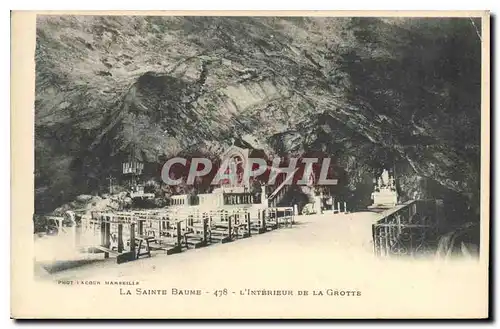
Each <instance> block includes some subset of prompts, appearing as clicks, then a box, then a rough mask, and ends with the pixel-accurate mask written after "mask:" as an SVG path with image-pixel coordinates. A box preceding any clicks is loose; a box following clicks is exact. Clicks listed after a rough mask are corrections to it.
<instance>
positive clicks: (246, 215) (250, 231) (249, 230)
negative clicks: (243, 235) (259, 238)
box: [245, 213, 252, 237]
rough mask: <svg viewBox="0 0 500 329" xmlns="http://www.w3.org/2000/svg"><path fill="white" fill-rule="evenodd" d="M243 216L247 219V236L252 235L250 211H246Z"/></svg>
mask: <svg viewBox="0 0 500 329" xmlns="http://www.w3.org/2000/svg"><path fill="white" fill-rule="evenodd" d="M245 217H246V219H247V228H248V237H250V236H252V222H251V221H250V213H246V214H245Z"/></svg>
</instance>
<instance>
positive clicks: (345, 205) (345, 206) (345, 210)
mask: <svg viewBox="0 0 500 329" xmlns="http://www.w3.org/2000/svg"><path fill="white" fill-rule="evenodd" d="M344 214H347V203H346V202H345V201H344Z"/></svg>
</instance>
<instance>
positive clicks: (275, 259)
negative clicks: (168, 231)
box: [50, 210, 381, 280]
mask: <svg viewBox="0 0 500 329" xmlns="http://www.w3.org/2000/svg"><path fill="white" fill-rule="evenodd" d="M380 217H381V215H380V213H379V212H378V211H373V210H370V211H362V212H356V213H348V214H332V213H331V212H329V213H324V214H321V215H308V216H297V217H296V224H295V225H294V226H293V227H291V228H282V229H278V230H273V231H270V232H267V233H265V234H260V235H253V236H252V237H251V238H246V239H240V240H236V241H233V242H231V243H226V244H216V245H210V246H208V247H204V248H200V249H193V250H188V251H184V252H182V253H180V254H174V255H166V254H154V255H153V256H152V257H151V258H141V259H139V260H136V261H133V262H129V263H124V264H120V265H118V264H116V260H115V259H113V258H110V259H107V260H97V261H95V262H90V263H89V264H87V265H84V266H81V267H76V268H72V269H68V270H64V271H61V272H57V273H54V274H52V275H50V279H52V280H63V279H64V280H71V279H92V278H101V279H105V278H107V279H112V280H118V279H119V280H150V279H151V278H152V277H154V276H161V277H162V280H177V279H178V278H179V276H182V277H184V278H185V276H188V277H191V278H192V279H193V280H196V277H197V276H203V278H207V277H211V276H212V277H213V278H217V277H219V276H222V277H223V273H224V272H225V269H229V268H231V270H230V272H231V273H232V274H231V275H232V276H234V275H237V276H238V275H241V276H245V275H246V273H248V272H249V271H250V272H252V273H254V272H255V275H257V276H258V275H262V273H268V272H269V271H274V270H275V271H277V272H278V271H279V272H281V271H283V269H288V270H290V271H300V270H301V269H303V268H308V271H309V270H311V269H315V270H316V271H319V272H321V271H324V270H325V269H329V268H331V267H332V266H333V267H335V266H342V264H345V263H346V262H353V261H357V260H360V261H361V260H363V261H367V260H371V259H373V258H374V257H373V244H372V233H371V224H372V223H374V222H375V221H376V220H378V219H379V218H380ZM101 257H102V256H101ZM334 264H337V265H334ZM259 269H264V270H259ZM252 275H253V274H252Z"/></svg>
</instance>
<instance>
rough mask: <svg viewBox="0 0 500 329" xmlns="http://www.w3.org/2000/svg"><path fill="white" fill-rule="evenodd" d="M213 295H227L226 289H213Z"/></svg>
mask: <svg viewBox="0 0 500 329" xmlns="http://www.w3.org/2000/svg"><path fill="white" fill-rule="evenodd" d="M214 295H215V297H221V296H227V289H222V290H215V291H214Z"/></svg>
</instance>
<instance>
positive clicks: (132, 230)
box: [130, 223, 135, 259]
mask: <svg viewBox="0 0 500 329" xmlns="http://www.w3.org/2000/svg"><path fill="white" fill-rule="evenodd" d="M130 251H131V252H132V254H133V256H132V259H135V223H130Z"/></svg>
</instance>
